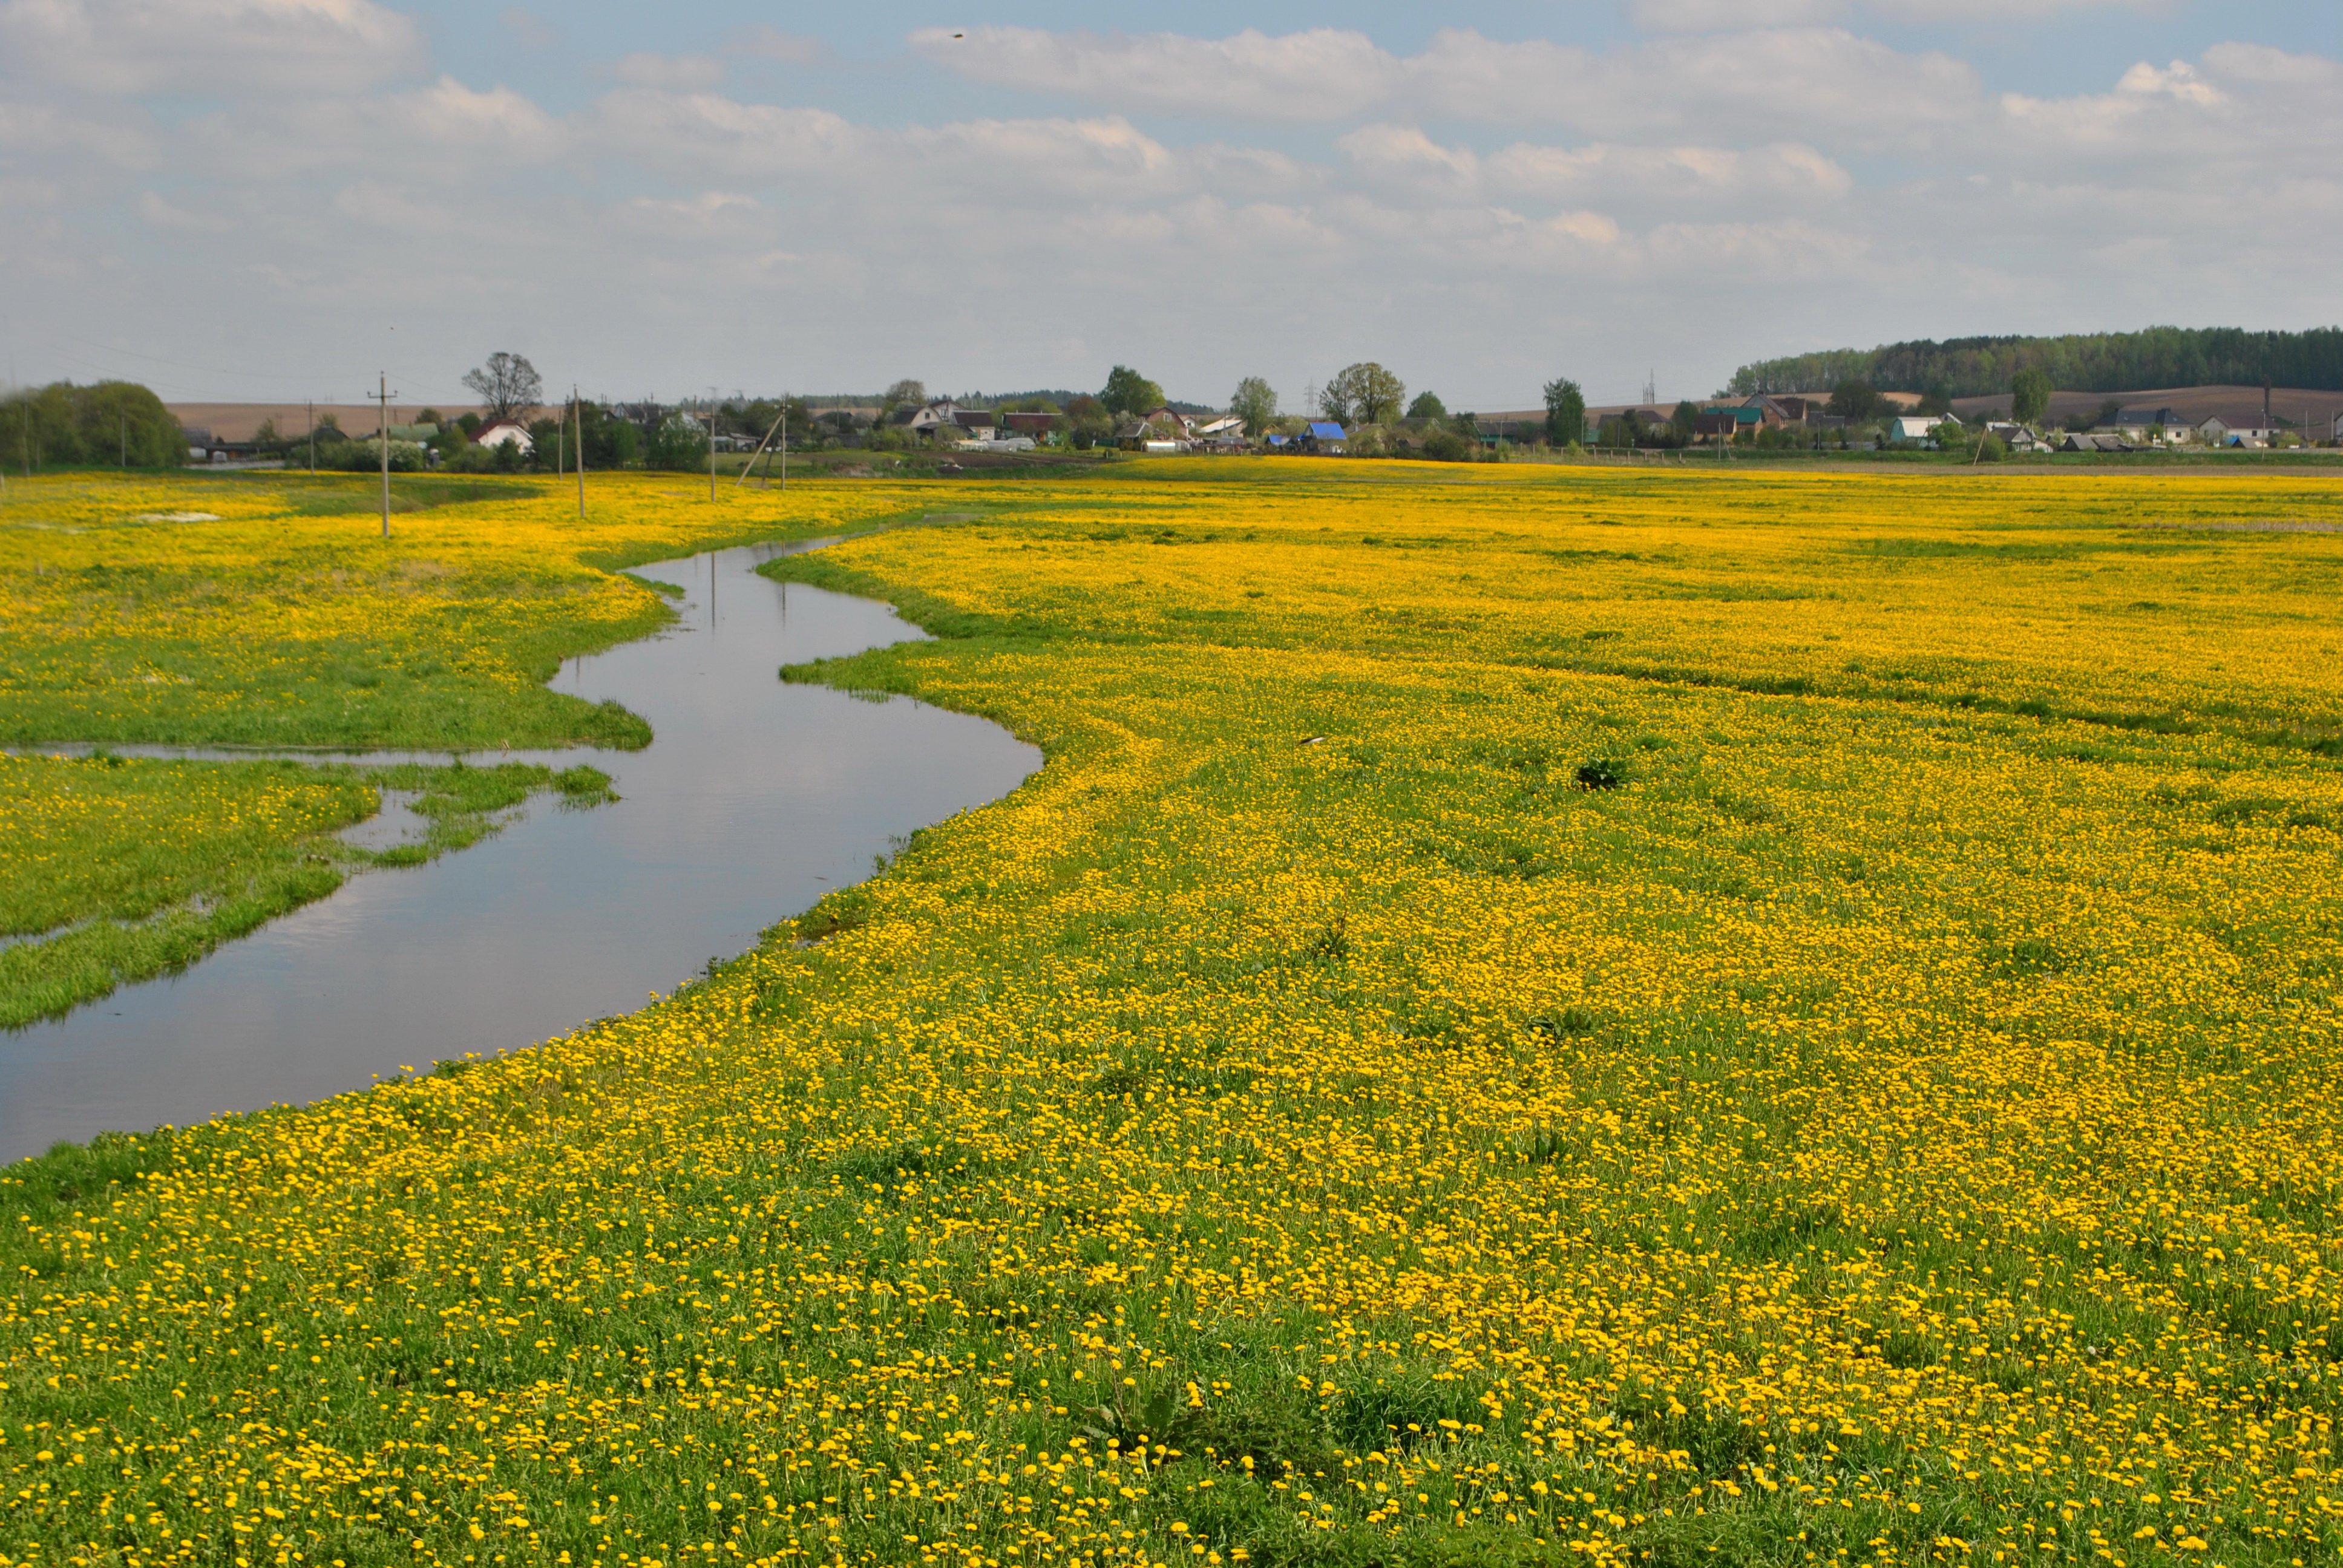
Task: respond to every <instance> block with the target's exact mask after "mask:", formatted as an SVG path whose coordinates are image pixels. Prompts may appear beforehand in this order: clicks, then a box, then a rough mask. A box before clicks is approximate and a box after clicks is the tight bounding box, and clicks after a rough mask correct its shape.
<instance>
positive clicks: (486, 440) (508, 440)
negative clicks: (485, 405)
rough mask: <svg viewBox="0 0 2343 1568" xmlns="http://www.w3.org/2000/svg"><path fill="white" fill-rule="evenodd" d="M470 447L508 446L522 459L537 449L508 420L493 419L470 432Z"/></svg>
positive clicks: (533, 443) (526, 434)
mask: <svg viewBox="0 0 2343 1568" xmlns="http://www.w3.org/2000/svg"><path fill="white" fill-rule="evenodd" d="M472 445H473V446H475V447H512V448H513V450H514V451H516V452H518V454H519V455H520V456H522V457H528V455H529V453H530V452H532V451H534V450H535V449H536V447H537V443H536V442H534V441H532V440H530V439H529V438H528V431H527V430H524V429H522V428H521V427H520V426H519V425H518V424H517V423H515V422H514V421H513V420H510V419H495V420H491V421H489V422H488V424H486V425H483V426H481V427H479V428H478V429H477V430H475V431H473V432H472Z"/></svg>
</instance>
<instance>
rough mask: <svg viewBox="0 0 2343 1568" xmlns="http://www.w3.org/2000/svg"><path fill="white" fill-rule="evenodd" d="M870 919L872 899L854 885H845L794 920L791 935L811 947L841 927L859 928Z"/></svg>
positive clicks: (844, 928) (801, 945)
mask: <svg viewBox="0 0 2343 1568" xmlns="http://www.w3.org/2000/svg"><path fill="white" fill-rule="evenodd" d="M869 923H870V903H869V900H866V899H865V898H864V897H863V896H862V894H861V893H860V892H858V891H856V890H853V889H842V890H840V891H838V892H835V893H831V894H829V895H828V896H826V897H825V898H823V900H821V902H820V903H818V904H816V905H815V906H814V907H813V908H812V909H810V910H807V911H806V912H805V913H804V914H802V915H799V917H798V918H797V919H796V920H794V921H792V922H790V935H791V936H792V937H794V938H795V939H796V941H797V945H798V946H799V947H801V948H804V947H811V946H812V945H813V944H814V943H816V942H820V941H827V940H830V938H831V937H834V936H837V935H838V934H840V932H841V931H851V930H860V929H861V928H862V927H863V926H866V925H868V924H869Z"/></svg>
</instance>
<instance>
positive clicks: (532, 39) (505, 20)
mask: <svg viewBox="0 0 2343 1568" xmlns="http://www.w3.org/2000/svg"><path fill="white" fill-rule="evenodd" d="M497 20H498V22H499V23H501V24H502V25H503V26H504V30H505V31H506V32H508V33H509V34H511V35H513V38H514V40H515V41H516V42H518V44H519V45H521V47H523V48H525V49H550V48H552V47H553V46H554V45H556V44H558V43H560V42H561V32H560V29H558V28H557V27H556V26H554V25H553V24H552V23H550V22H548V21H547V20H546V19H545V18H544V17H542V16H539V15H538V14H537V13H536V12H534V11H528V10H524V9H522V8H521V7H520V6H518V5H508V6H506V7H505V11H504V15H501V16H498V18H497Z"/></svg>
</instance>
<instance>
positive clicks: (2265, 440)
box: [2197, 414, 2278, 447]
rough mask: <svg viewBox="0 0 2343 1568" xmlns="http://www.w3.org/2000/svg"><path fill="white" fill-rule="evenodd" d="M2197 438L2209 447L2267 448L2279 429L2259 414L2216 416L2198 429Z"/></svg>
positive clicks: (2276, 436)
mask: <svg viewBox="0 0 2343 1568" xmlns="http://www.w3.org/2000/svg"><path fill="white" fill-rule="evenodd" d="M2197 439H2198V440H2200V441H2203V442H2204V443H2205V444H2206V445H2207V446H2208V447H2267V446H2268V445H2269V444H2270V443H2271V442H2272V441H2275V440H2276V439H2278V427H2277V426H2275V425H2273V424H2272V423H2270V421H2269V420H2268V419H2266V418H2265V417H2262V416H2261V415H2259V414H2216V415H2214V416H2213V417H2211V418H2209V419H2207V420H2206V421H2205V422H2204V423H2203V424H2201V425H2199V426H2197Z"/></svg>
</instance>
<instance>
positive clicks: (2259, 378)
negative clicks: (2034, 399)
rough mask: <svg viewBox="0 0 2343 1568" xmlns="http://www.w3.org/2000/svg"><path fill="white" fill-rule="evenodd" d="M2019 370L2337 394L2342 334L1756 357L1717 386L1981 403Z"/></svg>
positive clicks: (2053, 377) (2072, 378)
mask: <svg viewBox="0 0 2343 1568" xmlns="http://www.w3.org/2000/svg"><path fill="white" fill-rule="evenodd" d="M2021 370H2040V371H2042V372H2044V373H2045V374H2046V375H2047V376H2048V377H2050V385H2051V386H2052V387H2056V388H2058V389H2059V390H2060V391H2065V392H2142V391H2146V390H2148V389H2149V388H2151V387H2207V386H2219V385H2229V386H2244V387H2259V386H2261V385H2262V384H2263V383H2264V382H2268V383H2270V384H2271V385H2273V386H2278V387H2318V388H2320V389H2323V390H2327V391H2343V327H2317V328H2314V329H2313V330H2311V331H2308V332H2247V331H2244V330H2242V329H2240V328H2238V327H2149V328H2148V329H2147V331H2145V332H2087V333H2076V334H2074V335H2072V336H2069V337H1956V338H1952V339H1949V340H1947V341H1946V342H1943V343H1937V342H1934V341H1927V340H1924V341H1921V342H1916V343H1890V344H1887V345H1885V346H1884V347H1878V348H1870V349H1864V348H1842V349H1837V350H1835V351H1832V352H1828V353H1822V354H1797V355H1792V356H1791V357H1788V358H1786V359H1761V360H1759V361H1758V362H1757V363H1756V364H1755V365H1744V366H1743V367H1741V368H1740V369H1738V370H1736V371H1735V372H1734V373H1733V380H1732V382H1731V384H1730V385H1729V386H1728V387H1726V388H1725V390H1726V392H1727V393H1729V394H1732V395H1734V396H1738V397H1746V396H1748V395H1749V394H1750V393H1752V392H1813V391H1825V390H1827V389H1829V388H1830V387H1835V386H1837V385H1838V384H1839V383H1840V382H1841V381H1845V380H1848V379H1850V378H1853V379H1857V380H1863V381H1868V382H1870V383H1871V385H1873V386H1874V387H1878V388H1879V389H1880V390H1882V391H1885V392H1919V393H1935V394H1936V395H1938V396H1940V397H1987V396H1990V395H1991V394H1993V393H1996V392H2006V391H2008V390H2009V383H2010V377H2014V376H2016V374H2017V373H2018V372H2019V371H2021Z"/></svg>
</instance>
